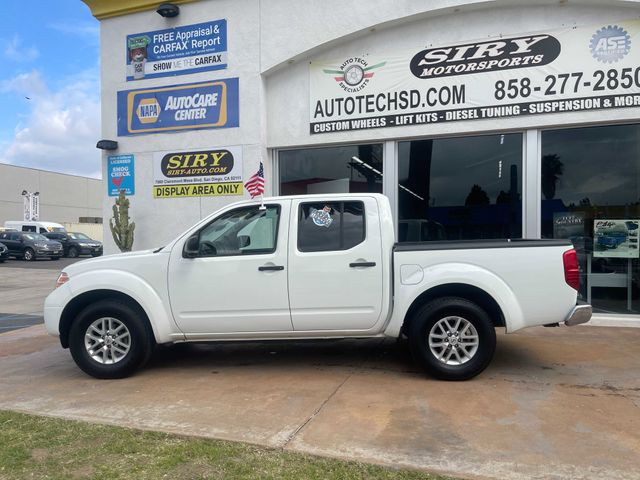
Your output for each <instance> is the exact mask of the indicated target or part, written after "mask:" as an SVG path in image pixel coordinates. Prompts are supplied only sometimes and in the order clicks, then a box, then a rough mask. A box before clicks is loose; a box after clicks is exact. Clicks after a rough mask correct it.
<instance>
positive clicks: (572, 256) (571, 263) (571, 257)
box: [562, 249, 580, 290]
mask: <svg viewBox="0 0 640 480" xmlns="http://www.w3.org/2000/svg"><path fill="white" fill-rule="evenodd" d="M562 262H563V263H564V281H565V282H567V285H569V286H570V287H571V288H573V289H575V290H578V289H579V288H580V269H579V268H578V254H577V253H576V251H575V250H574V249H571V250H567V251H566V252H564V254H563V255H562Z"/></svg>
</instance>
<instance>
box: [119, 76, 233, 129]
mask: <svg viewBox="0 0 640 480" xmlns="http://www.w3.org/2000/svg"><path fill="white" fill-rule="evenodd" d="M238 125H239V113H238V79H237V78H227V79H223V80H215V81H210V82H199V83H189V84H185V85H170V86H166V87H154V88H142V89H137V90H124V91H120V92H118V135H119V136H128V135H139V134H148V133H162V132H171V131H180V130H196V129H203V128H230V127H237V126H238Z"/></svg>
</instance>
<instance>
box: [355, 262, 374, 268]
mask: <svg viewBox="0 0 640 480" xmlns="http://www.w3.org/2000/svg"><path fill="white" fill-rule="evenodd" d="M349 266H350V267H351V268H358V267H375V266H376V262H353V263H350V264H349Z"/></svg>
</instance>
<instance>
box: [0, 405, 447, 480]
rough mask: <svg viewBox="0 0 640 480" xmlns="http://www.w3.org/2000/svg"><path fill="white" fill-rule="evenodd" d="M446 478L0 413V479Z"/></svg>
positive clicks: (172, 436)
mask: <svg viewBox="0 0 640 480" xmlns="http://www.w3.org/2000/svg"><path fill="white" fill-rule="evenodd" d="M26 478H29V479H34V478H35V479H44V478H52V479H53V478H65V479H67V478H71V479H76V478H100V479H120V478H131V479H144V478H148V479H154V480H155V479H164V478H166V479H191V478H220V479H252V480H253V479H263V478H264V479H268V478H272V479H292V480H293V479H295V480H302V479H316V478H317V479H341V480H342V479H367V480H368V479H430V480H444V479H445V478H450V477H441V476H435V475H429V474H426V473H423V472H417V471H412V470H396V469H390V468H383V467H379V466H375V465H370V464H365V463H357V462H345V461H340V460H333V459H327V458H322V457H315V456H311V455H304V454H300V453H292V452H285V451H282V450H277V449H269V448H264V447H258V446H254V445H247V444H243V443H236V442H225V441H220V440H207V439H199V438H192V437H182V436H178V435H170V434H164V433H158V432H145V431H140V430H132V429H128V428H121V427H110V426H104V425H96V424H92V423H84V422H76V421H70V420H60V419H55V418H47V417H39V416H34V415H25V414H21V413H15V412H8V411H0V479H2V480H5V479H7V480H9V479H26Z"/></svg>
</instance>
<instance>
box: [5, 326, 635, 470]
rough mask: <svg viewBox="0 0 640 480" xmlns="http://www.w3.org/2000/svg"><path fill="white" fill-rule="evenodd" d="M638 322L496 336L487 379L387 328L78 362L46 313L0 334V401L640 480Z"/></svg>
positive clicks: (320, 445) (441, 463)
mask: <svg viewBox="0 0 640 480" xmlns="http://www.w3.org/2000/svg"><path fill="white" fill-rule="evenodd" d="M638 345H640V329H621V328H606V327H574V328H573V329H570V328H568V327H562V328H555V329H545V328H536V329H531V330H529V331H527V332H523V333H518V334H514V335H508V336H505V335H500V336H499V339H498V350H497V354H496V358H495V360H494V362H493V363H492V365H491V366H490V367H489V369H488V370H487V371H486V372H485V373H484V374H482V375H481V376H480V377H478V378H476V379H474V380H472V381H468V382H459V383H448V382H440V381H435V380H432V379H430V378H428V377H425V376H424V375H423V374H422V372H420V371H418V370H417V369H416V367H415V366H414V365H413V363H412V362H411V359H410V358H409V356H408V354H407V351H406V348H404V347H403V346H402V345H396V344H395V342H393V341H381V340H367V341H354V340H348V341H346V340H344V341H337V342H305V343H303V342H300V343H290V344H287V343H254V344H230V345H181V346H178V347H177V348H176V347H174V348H162V349H159V350H158V351H157V352H156V354H155V355H154V357H153V358H152V360H151V362H150V363H149V364H148V366H147V367H146V368H144V369H143V370H141V371H139V372H138V373H137V374H136V375H135V376H133V377H131V378H128V379H123V380H113V381H104V380H103V381H99V380H95V379H92V378H90V377H87V376H86V375H84V374H83V373H82V372H81V371H80V370H79V369H78V368H77V367H76V366H75V364H74V363H73V361H72V360H71V357H70V355H69V353H68V351H65V350H62V349H61V348H60V346H59V344H58V341H57V339H54V338H50V337H47V336H46V335H45V334H44V330H43V327H42V326H35V327H30V328H26V329H22V330H17V331H13V332H9V333H5V334H2V335H0V408H3V409H11V410H19V411H24V412H30V413H36V414H45V415H53V416H59V417H65V418H75V419H81V420H89V421H95V422H104V423H109V424H117V425H124V426H129V427H139V428H144V429H153V430H163V431H169V432H176V433H181V434H187V435H200V436H205V437H214V438H222V439H229V440H238V441H245V442H252V443H258V444H262V445H268V446H271V447H277V448H284V449H290V450H296V451H302V452H308V453H314V454H320V455H329V456H335V457H342V458H350V459H358V460H362V461H368V462H375V463H385V464H390V465H403V466H409V467H415V468H420V469H426V470H429V471H436V472H446V473H449V474H455V475H460V476H463V477H469V478H476V477H480V478H500V479H524V478H539V479H560V478H562V479H565V478H567V479H569V478H570V479H596V478H597V479H603V478H606V479H611V480H613V479H638V478H640V457H639V456H638V452H640V375H639V374H638V372H640V349H639V348H638Z"/></svg>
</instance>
